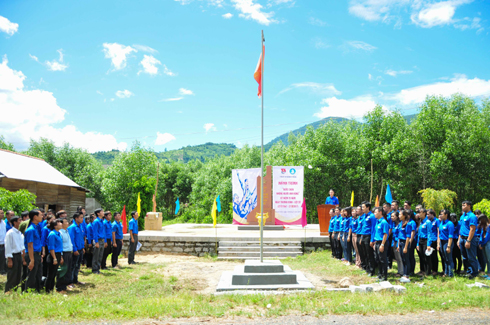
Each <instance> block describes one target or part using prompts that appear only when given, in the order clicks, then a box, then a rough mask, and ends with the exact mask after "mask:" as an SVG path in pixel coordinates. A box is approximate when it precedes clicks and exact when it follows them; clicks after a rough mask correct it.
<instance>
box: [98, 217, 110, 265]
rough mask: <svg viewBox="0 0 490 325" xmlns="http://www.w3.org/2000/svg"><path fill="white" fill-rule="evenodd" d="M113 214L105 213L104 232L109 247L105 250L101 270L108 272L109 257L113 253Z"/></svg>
mask: <svg viewBox="0 0 490 325" xmlns="http://www.w3.org/2000/svg"><path fill="white" fill-rule="evenodd" d="M111 219H112V213H111V211H106V212H104V221H103V225H104V232H105V240H106V243H107V246H106V247H105V248H104V254H103V255H102V264H101V265H100V268H101V270H107V257H108V256H109V254H111V253H112V222H111Z"/></svg>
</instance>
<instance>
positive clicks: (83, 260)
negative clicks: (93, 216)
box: [77, 206, 87, 265]
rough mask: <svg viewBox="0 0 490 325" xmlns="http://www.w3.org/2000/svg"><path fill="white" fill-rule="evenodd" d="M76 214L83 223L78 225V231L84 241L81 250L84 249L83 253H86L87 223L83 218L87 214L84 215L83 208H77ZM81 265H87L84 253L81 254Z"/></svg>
mask: <svg viewBox="0 0 490 325" xmlns="http://www.w3.org/2000/svg"><path fill="white" fill-rule="evenodd" d="M77 212H78V213H80V214H81V215H82V216H83V221H82V223H81V224H80V229H81V230H82V235H83V241H84V246H83V248H84V249H85V252H86V251H87V223H86V222H85V216H86V215H87V214H86V211H85V208H84V207H83V206H78V207H77ZM81 265H87V256H85V253H84V254H82V261H81Z"/></svg>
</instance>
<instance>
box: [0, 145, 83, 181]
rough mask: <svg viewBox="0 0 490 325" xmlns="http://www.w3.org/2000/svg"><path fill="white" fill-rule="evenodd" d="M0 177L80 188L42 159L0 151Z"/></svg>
mask: <svg viewBox="0 0 490 325" xmlns="http://www.w3.org/2000/svg"><path fill="white" fill-rule="evenodd" d="M2 174H3V176H0V177H7V178H13V179H21V180H25V181H33V182H39V183H47V184H55V185H65V186H70V187H78V188H82V187H81V186H80V185H78V184H77V183H75V182H74V181H72V180H71V179H69V178H68V177H66V176H65V175H63V174H62V173H61V172H60V171H58V170H57V169H56V168H54V167H53V166H51V165H50V164H48V163H47V162H45V161H44V160H42V159H39V158H36V157H31V156H27V155H23V154H20V153H16V152H12V151H8V150H2V149H0V175H2Z"/></svg>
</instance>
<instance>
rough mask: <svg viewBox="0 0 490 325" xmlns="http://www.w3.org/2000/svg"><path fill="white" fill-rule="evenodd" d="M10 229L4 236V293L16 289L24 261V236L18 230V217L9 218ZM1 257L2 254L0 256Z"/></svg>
mask: <svg viewBox="0 0 490 325" xmlns="http://www.w3.org/2000/svg"><path fill="white" fill-rule="evenodd" d="M10 222H11V223H12V229H10V230H9V231H8V232H7V234H6V236H5V258H6V259H7V283H6V284H5V293H9V292H10V290H12V289H14V290H17V287H18V286H19V285H20V280H21V278H22V264H23V263H24V253H25V248H24V236H23V235H22V233H21V232H20V231H19V225H20V218H19V217H18V216H13V217H12V218H11V219H10ZM0 258H2V259H3V256H0Z"/></svg>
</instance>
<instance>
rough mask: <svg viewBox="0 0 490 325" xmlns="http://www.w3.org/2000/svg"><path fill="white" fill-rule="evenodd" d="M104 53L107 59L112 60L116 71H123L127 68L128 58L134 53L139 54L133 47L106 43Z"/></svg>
mask: <svg viewBox="0 0 490 325" xmlns="http://www.w3.org/2000/svg"><path fill="white" fill-rule="evenodd" d="M102 46H103V47H104V53H105V58H106V59H111V63H112V66H113V67H114V70H121V69H124V68H125V67H126V62H127V56H128V55H130V54H131V53H133V52H138V51H137V50H136V49H134V48H132V47H131V46H125V45H122V44H118V43H104V44H103V45H102Z"/></svg>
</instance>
